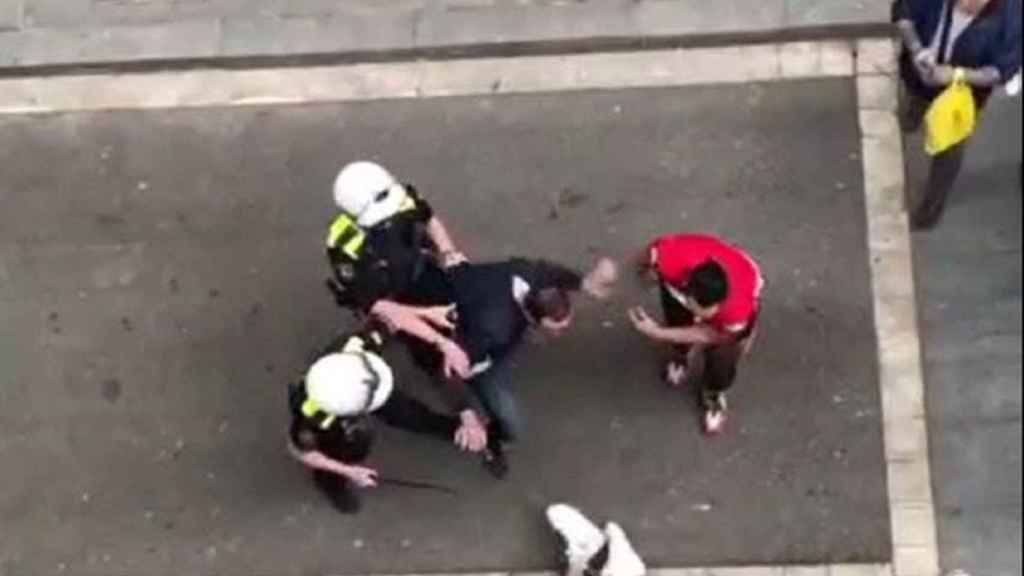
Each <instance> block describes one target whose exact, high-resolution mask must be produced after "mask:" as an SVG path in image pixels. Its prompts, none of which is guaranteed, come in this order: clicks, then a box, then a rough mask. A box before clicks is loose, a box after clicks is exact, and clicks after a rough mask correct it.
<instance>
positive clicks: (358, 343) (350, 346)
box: [341, 336, 366, 352]
mask: <svg viewBox="0 0 1024 576" xmlns="http://www.w3.org/2000/svg"><path fill="white" fill-rule="evenodd" d="M364 349H366V342H365V341H364V340H363V339H362V338H360V337H359V336H353V337H351V338H349V339H348V342H345V346H343V347H342V348H341V351H342V352H362V351H363V350H364Z"/></svg>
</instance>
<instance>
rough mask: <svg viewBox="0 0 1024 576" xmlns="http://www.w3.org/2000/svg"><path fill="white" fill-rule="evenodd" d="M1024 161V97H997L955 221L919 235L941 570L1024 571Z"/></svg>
mask: <svg viewBox="0 0 1024 576" xmlns="http://www.w3.org/2000/svg"><path fill="white" fill-rule="evenodd" d="M918 144H919V140H918V139H914V140H913V141H912V144H911V145H912V146H914V147H916V146H918ZM1020 162H1021V101H1020V99H1019V98H1018V99H1015V100H1007V99H999V100H996V101H995V102H993V103H992V105H991V106H990V107H989V110H988V112H987V115H986V117H985V120H984V123H983V124H982V127H981V130H980V132H979V134H978V135H977V137H976V138H975V141H974V142H973V145H972V149H971V151H970V154H969V160H968V166H967V169H966V172H965V174H964V177H963V178H962V180H961V181H960V182H959V184H958V185H957V188H956V192H955V196H954V197H953V199H952V200H951V206H950V207H949V211H948V214H947V218H946V219H945V221H944V222H943V224H942V226H941V227H940V228H939V229H938V230H937V231H935V232H932V233H930V234H920V235H917V236H915V241H914V248H915V252H916V267H917V283H918V292H919V300H918V305H919V307H920V310H921V322H922V329H923V335H924V354H925V379H926V383H927V391H928V396H927V401H928V416H929V419H928V420H929V430H930V432H931V444H932V472H933V477H934V482H935V488H936V507H937V512H938V523H939V537H940V553H941V557H942V566H943V568H945V569H946V570H955V569H965V570H967V571H968V572H969V573H971V574H974V575H976V576H1019V575H1020V574H1021V570H1022V568H1021V432H1022V431H1021V379H1022V375H1021V322H1022V320H1021V298H1022V286H1021V272H1022V271H1021V184H1020ZM909 163H910V166H911V176H912V181H915V182H919V181H921V180H922V179H923V178H924V176H925V170H926V165H925V164H924V162H923V158H922V156H921V154H917V153H915V154H913V155H912V156H911V157H910V160H909Z"/></svg>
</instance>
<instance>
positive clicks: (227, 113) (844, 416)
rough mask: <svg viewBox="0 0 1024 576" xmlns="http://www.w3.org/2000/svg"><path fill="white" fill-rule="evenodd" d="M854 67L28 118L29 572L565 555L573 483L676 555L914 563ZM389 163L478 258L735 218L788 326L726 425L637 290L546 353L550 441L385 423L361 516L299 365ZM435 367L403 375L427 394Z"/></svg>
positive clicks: (765, 346) (631, 245)
mask: <svg viewBox="0 0 1024 576" xmlns="http://www.w3.org/2000/svg"><path fill="white" fill-rule="evenodd" d="M855 99H856V97H855V91H854V87H853V85H852V83H851V82H850V81H848V80H835V81H813V82H794V83H775V84H772V85H750V86H732V87H707V88H704V87H695V88H686V89H666V90H640V91H613V92H597V93H578V94H562V95H559V94H551V95H536V96H511V97H505V96H502V97H493V98H491V97H480V98H477V97H474V98H451V99H438V100H417V101H380V102H372V103H363V104H346V105H318V106H303V107H284V108H265V109H259V108H246V109H232V110H220V109H218V110H201V111H167V112H147V113H138V112H117V113H106V114H83V115H57V116H52V117H44V118H39V117H33V118H6V119H2V120H0V171H2V178H0V206H3V210H2V212H0V366H3V369H2V370H0V458H2V461H3V462H4V463H5V464H4V468H3V474H2V475H0V526H2V529H0V573H3V574H5V576H22V575H29V574H31V575H35V574H45V573H55V572H59V571H65V572H67V573H73V574H81V575H88V574H111V573H139V574H147V575H156V574H181V573H208V574H213V573H216V574H250V573H265V574H285V575H287V574H296V575H299V574H312V573H320V572H345V573H361V572H367V571H378V572H396V571H397V572H411V571H419V572H434V571H451V570H470V569H498V568H505V569H508V568H517V569H521V568H540V567H547V566H550V565H551V558H552V556H553V545H552V542H551V540H550V537H549V536H548V535H547V532H546V530H545V528H544V526H543V525H542V522H541V514H540V512H541V510H542V508H543V506H544V505H546V504H548V503H549V502H552V501H555V500H569V501H572V502H575V503H578V504H580V505H582V506H584V507H585V508H586V509H587V510H588V511H590V512H592V513H593V514H594V515H595V516H597V517H599V518H614V519H616V520H618V521H619V522H621V523H622V524H624V525H625V527H626V528H627V530H629V531H630V533H631V535H632V536H633V538H634V539H635V541H636V545H637V547H638V549H639V550H640V551H641V552H642V554H644V556H645V557H646V558H647V559H648V560H649V562H650V563H651V564H652V565H654V566H659V565H662V566H664V565H673V566H678V565H708V564H717V563H726V564H735V563H757V564H761V563H775V562H820V561H826V560H827V561H835V562H842V561H885V560H887V559H888V558H889V556H890V551H889V547H890V544H889V540H890V539H889V528H888V519H887V512H886V502H885V480H884V477H885V475H884V472H883V470H884V468H883V460H882V441H881V426H880V408H879V399H878V383H877V363H876V359H875V355H874V349H875V339H874V335H873V334H874V331H873V327H872V313H871V303H870V302H871V299H870V297H869V281H868V266H867V251H866V246H865V239H864V237H865V233H864V231H865V222H864V209H863V197H862V196H863V194H862V182H861V168H860V159H859V156H858V154H859V134H858V129H857V118H856V102H855ZM367 157H369V158H377V159H380V160H382V161H384V162H386V163H387V164H389V165H390V166H391V167H393V169H394V170H395V171H396V172H398V173H399V174H400V175H401V176H402V177H404V178H406V179H408V180H410V181H412V182H415V183H416V184H417V185H418V186H419V187H420V189H421V190H422V191H423V193H424V194H425V195H427V196H428V197H429V198H430V199H431V201H433V202H434V204H435V205H436V207H437V208H438V209H439V211H440V213H441V214H443V215H444V216H445V218H446V219H447V220H448V221H449V223H450V226H451V228H452V229H453V231H454V234H455V236H456V237H457V239H458V240H459V241H460V243H461V244H462V245H463V246H464V247H465V249H466V251H467V252H468V253H469V254H470V255H471V257H473V258H475V259H478V260H488V259H495V258H501V257H505V256H508V255H537V256H545V257H548V258H555V259H559V260H562V261H564V262H567V263H580V264H585V263H587V262H589V261H590V260H592V259H593V258H594V257H595V256H596V255H598V254H610V255H612V256H615V257H619V258H622V257H626V256H628V255H631V254H632V253H633V252H634V251H635V250H636V249H637V248H638V247H640V246H642V244H643V243H644V242H646V241H647V240H648V239H649V238H651V237H652V236H654V235H657V234H660V233H664V232H669V231H677V230H694V231H707V232H714V233H720V234H723V235H726V236H728V237H729V238H731V239H733V240H734V241H736V242H738V243H740V244H741V245H744V246H746V247H747V248H748V249H749V250H750V251H751V252H752V253H753V254H754V255H755V256H756V257H757V258H759V259H760V260H761V261H762V263H763V268H764V270H765V272H766V274H767V277H768V281H769V287H768V292H767V296H766V302H765V307H764V308H765V309H764V312H763V317H762V320H763V336H762V339H761V341H760V343H759V345H758V347H757V348H756V351H755V353H754V355H753V356H752V357H751V358H750V359H749V362H748V363H747V364H746V365H745V366H744V369H743V372H742V374H741V378H740V382H739V383H738V386H737V390H736V393H735V395H734V397H733V406H734V408H735V418H734V420H733V421H732V428H731V430H730V432H729V433H728V434H727V435H726V436H724V437H723V438H720V439H717V440H715V441H707V440H705V439H703V438H702V437H701V436H700V435H699V433H698V426H697V418H696V415H695V413H694V410H693V409H692V404H691V402H690V399H689V398H688V397H687V396H686V395H685V394H682V393H673V392H670V391H668V390H666V389H665V388H664V387H662V386H661V385H660V384H659V383H658V379H657V373H658V367H659V366H658V363H659V358H660V356H659V354H658V352H657V351H655V350H653V349H651V348H650V347H649V346H647V345H646V344H645V343H644V342H642V341H641V340H640V339H639V338H638V337H637V336H635V335H634V334H632V333H631V332H630V331H629V330H628V329H627V328H626V326H625V323H624V320H625V318H624V311H625V309H626V307H627V306H629V305H632V304H636V303H646V304H648V305H649V306H651V307H654V306H655V305H656V302H657V299H656V297H655V294H654V293H653V292H645V291H644V289H642V288H641V287H639V286H637V285H635V284H634V283H632V282H627V283H626V284H625V285H624V286H623V288H622V291H621V292H620V293H619V295H618V296H617V297H616V298H615V299H613V301H611V302H609V303H607V304H602V305H600V306H598V305H593V304H587V305H584V306H583V309H582V311H581V313H580V314H579V320H578V325H577V326H576V327H575V330H574V331H573V333H572V334H571V335H570V336H568V337H566V338H564V339H563V340H561V341H557V342H538V343H534V344H533V345H531V346H530V347H529V348H528V349H526V350H524V351H523V352H522V354H521V355H520V356H519V359H518V368H517V377H518V378H519V380H520V391H521V395H522V400H523V402H524V405H525V406H526V410H527V417H528V420H529V426H530V428H529V431H528V433H527V435H526V438H525V439H524V441H523V443H522V445H521V446H520V447H519V448H518V451H517V452H516V453H515V454H514V455H513V460H512V465H513V473H512V476H511V478H510V479H509V480H508V481H506V482H504V483H496V482H494V481H493V480H491V479H490V478H489V477H488V476H487V475H486V474H485V473H484V472H483V471H482V470H481V469H480V466H479V464H478V463H477V462H476V461H474V460H472V459H470V458H467V457H464V456H462V455H459V454H457V453H455V452H454V451H453V450H451V449H450V448H448V447H446V446H443V445H439V444H436V443H431V442H429V441H426V440H422V439H419V438H413V437H409V436H405V435H401V434H397V433H387V434H385V437H384V438H383V441H382V443H381V444H380V445H379V446H378V448H379V450H378V451H377V454H376V455H375V458H374V463H375V464H377V465H378V466H379V467H380V469H381V470H382V471H386V472H387V473H390V474H395V475H398V476H407V477H410V478H419V479H426V480H433V481H438V482H443V483H446V484H449V485H451V486H454V487H457V488H458V489H459V490H460V491H461V496H460V497H458V498H449V497H444V496H440V495H431V494H423V493H414V492H409V491H398V490H392V489H382V490H379V491H377V492H376V493H372V494H369V495H368V498H367V506H366V509H365V511H364V513H363V514H362V515H360V516H358V517H354V518H353V517H343V516H340V515H338V514H336V513H335V512H333V511H332V510H331V509H330V508H329V507H328V506H327V505H326V503H325V502H324V501H323V500H321V499H320V498H319V495H318V494H317V493H316V492H315V491H314V490H313V489H312V486H311V484H310V483H309V481H308V478H307V477H306V475H305V474H304V472H303V471H302V470H301V469H300V468H299V467H298V466H297V465H296V464H294V463H292V462H291V461H290V460H289V459H288V457H287V455H286V453H285V451H284V428H285V423H286V410H285V394H284V388H285V384H286V382H287V381H288V380H289V379H291V378H293V377H294V376H295V375H296V374H298V373H299V372H300V371H301V369H302V368H303V364H304V362H305V361H306V360H307V357H308V354H309V352H310V351H311V350H312V349H314V348H315V347H317V346H318V345H320V344H322V343H323V342H324V341H325V339H326V338H328V337H329V336H330V335H331V334H333V333H334V331H335V330H337V329H338V328H339V327H341V326H343V325H345V324H346V322H347V319H346V317H345V316H344V315H343V314H341V313H339V312H338V311H336V310H335V309H334V308H333V307H332V303H331V301H330V299H329V297H328V294H327V292H326V291H325V290H324V289H323V284H322V281H323V279H324V277H325V275H326V273H327V269H326V266H325V262H324V259H323V256H322V253H321V250H322V245H321V243H322V238H323V233H324V229H325V226H326V225H327V223H328V222H329V221H330V219H331V217H332V205H331V201H330V193H329V187H330V182H331V180H332V178H333V176H334V172H335V171H336V170H337V169H338V168H339V167H340V165H341V164H342V163H344V162H346V161H348V160H351V159H355V158H367ZM420 380H421V378H419V377H418V376H416V375H414V374H406V375H405V379H404V381H405V382H407V383H409V384H410V385H413V386H420V387H422V382H420Z"/></svg>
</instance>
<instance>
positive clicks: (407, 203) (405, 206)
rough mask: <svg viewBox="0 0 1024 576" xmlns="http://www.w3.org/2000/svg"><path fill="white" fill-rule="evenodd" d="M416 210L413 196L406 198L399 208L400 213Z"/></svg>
mask: <svg viewBox="0 0 1024 576" xmlns="http://www.w3.org/2000/svg"><path fill="white" fill-rule="evenodd" d="M415 209H416V201H415V200H413V199H412V197H411V196H406V197H405V200H404V201H403V202H402V205H401V206H399V207H398V211H399V212H408V211H410V210H415Z"/></svg>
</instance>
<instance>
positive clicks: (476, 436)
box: [455, 410, 487, 454]
mask: <svg viewBox="0 0 1024 576" xmlns="http://www.w3.org/2000/svg"><path fill="white" fill-rule="evenodd" d="M459 417H460V418H461V420H462V426H459V429H458V430H456V431H455V445H456V446H458V447H459V450H464V451H467V452H472V453H474V454H476V453H478V452H483V450H484V448H486V447H487V429H486V428H484V425H483V422H481V421H480V419H479V418H478V417H477V415H476V412H473V411H472V410H463V412H462V414H460V415H459Z"/></svg>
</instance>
